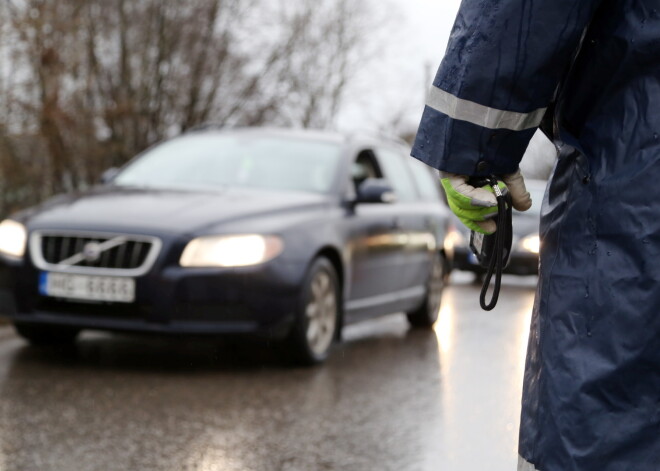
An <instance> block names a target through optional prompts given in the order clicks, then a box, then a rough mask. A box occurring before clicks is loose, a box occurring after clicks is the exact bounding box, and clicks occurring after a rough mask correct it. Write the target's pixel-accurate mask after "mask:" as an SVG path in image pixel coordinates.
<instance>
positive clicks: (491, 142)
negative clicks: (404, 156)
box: [411, 106, 536, 176]
mask: <svg viewBox="0 0 660 471" xmlns="http://www.w3.org/2000/svg"><path fill="white" fill-rule="evenodd" d="M535 132H536V128H528V129H524V130H518V131H513V130H509V129H489V128H486V127H483V126H479V125H476V124H473V123H470V122H468V121H462V120H460V119H453V118H451V117H449V116H448V115H446V114H444V113H441V112H440V111H438V110H436V109H434V108H431V107H430V106H426V107H425V109H424V114H423V116H422V121H421V124H420V127H419V131H418V132H417V137H416V138H415V143H414V145H413V148H412V152H411V155H412V156H413V157H415V158H416V159H419V160H421V161H422V162H424V163H426V164H427V165H430V166H431V167H434V168H437V169H438V170H442V171H445V172H451V173H456V174H459V175H470V176H487V175H491V174H495V175H504V174H508V173H513V172H515V171H516V170H517V169H518V164H519V163H520V160H521V159H522V157H523V155H524V154H525V150H526V149H527V146H528V144H529V141H530V140H531V139H532V136H533V135H534V133H535Z"/></svg>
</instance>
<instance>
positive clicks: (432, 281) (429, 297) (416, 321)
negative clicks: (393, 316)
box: [406, 253, 447, 329]
mask: <svg viewBox="0 0 660 471" xmlns="http://www.w3.org/2000/svg"><path fill="white" fill-rule="evenodd" d="M446 270H447V263H446V262H445V257H444V255H442V254H441V253H437V254H436V255H435V257H433V262H432V265H431V273H430V274H429V278H428V280H427V282H426V295H425V296H424V301H423V302H422V304H421V305H420V306H419V307H418V308H417V309H415V310H414V311H410V312H408V313H406V315H407V316H408V322H410V325H412V326H413V327H417V328H427V329H428V328H430V327H433V324H435V322H436V321H437V320H438V313H439V311H440V304H441V302H442V293H443V291H444V289H445V284H446V282H447V276H446Z"/></svg>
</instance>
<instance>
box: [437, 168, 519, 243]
mask: <svg viewBox="0 0 660 471" xmlns="http://www.w3.org/2000/svg"><path fill="white" fill-rule="evenodd" d="M469 178H470V177H469V176H467V175H456V174H454V173H447V172H440V179H441V180H440V181H441V183H442V186H443V188H444V189H445V193H446V194H447V201H448V202H449V207H450V208H451V210H452V211H453V212H454V214H455V215H456V216H458V218H459V219H460V220H461V222H462V223H463V224H465V225H466V226H467V227H469V228H470V229H472V230H474V231H477V232H481V233H483V234H492V233H493V232H495V231H496V230H497V224H495V221H494V220H492V219H491V218H492V217H494V216H495V215H496V214H497V199H496V198H495V194H494V193H493V189H492V188H491V187H490V185H487V186H484V187H482V188H475V187H473V186H471V185H468V183H467V181H468V179H469ZM504 186H506V187H507V188H508V189H509V193H510V194H511V201H512V203H513V207H514V208H515V209H517V210H518V211H527V210H528V209H529V208H531V206H532V198H531V196H530V194H529V192H528V191H527V188H526V187H525V180H524V179H523V176H522V173H520V169H518V171H517V172H515V173H510V174H508V175H503V176H502V177H501V181H500V187H502V188H503V187H504Z"/></svg>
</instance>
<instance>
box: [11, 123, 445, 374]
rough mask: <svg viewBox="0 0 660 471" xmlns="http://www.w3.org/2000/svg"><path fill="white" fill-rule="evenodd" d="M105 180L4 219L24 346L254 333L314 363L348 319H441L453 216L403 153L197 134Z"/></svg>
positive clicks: (423, 170)
mask: <svg viewBox="0 0 660 471" xmlns="http://www.w3.org/2000/svg"><path fill="white" fill-rule="evenodd" d="M107 180H108V181H107V182H106V183H105V184H103V185H100V186H98V187H95V188H93V189H91V190H90V191H87V192H84V193H80V194H70V195H63V196H58V197H55V198H53V199H51V200H49V201H47V202H46V203H44V204H42V205H40V206H38V207H35V208H32V209H28V210H26V211H23V212H21V213H18V214H15V215H14V216H13V217H12V218H11V219H8V220H5V221H3V222H2V223H0V312H1V313H2V314H3V315H5V316H8V317H10V318H11V320H12V322H13V323H14V325H15V327H16V330H17V332H18V333H19V334H20V335H21V336H23V337H24V338H26V339H27V340H28V341H30V342H31V343H34V344H51V343H63V342H71V341H73V340H74V339H75V337H76V335H77V334H78V333H79V332H80V330H82V329H101V330H109V331H138V332H156V333H182V334H257V335H260V336H267V337H268V338H272V339H279V340H282V341H284V342H285V343H286V344H287V345H288V347H289V348H290V350H291V351H292V352H293V353H294V354H295V355H296V358H297V359H298V360H299V361H301V362H306V363H315V362H320V361H322V360H324V359H325V358H326V357H327V354H328V351H329V349H330V347H331V345H332V343H333V340H334V339H336V338H338V337H339V334H340V331H341V327H342V326H343V325H346V324H347V323H350V322H354V321H358V320H361V319H365V318H369V317H372V316H377V315H382V314H387V313H392V312H398V311H403V312H406V313H407V314H408V318H409V319H410V322H411V324H412V325H414V326H422V327H429V326H431V325H433V323H434V322H435V320H436V318H437V315H438V310H439V306H440V299H441V294H442V289H443V285H444V278H445V274H446V267H447V260H446V256H447V254H445V252H444V241H445V236H446V233H447V227H448V217H447V210H446V209H445V208H444V206H443V205H442V204H441V199H440V194H439V188H438V185H437V178H436V177H435V175H434V174H433V173H432V172H431V171H430V169H429V168H428V167H426V166H424V165H423V164H421V163H420V162H417V161H415V160H414V159H411V158H409V157H408V149H407V148H406V147H405V146H403V145H401V144H398V143H396V142H389V141H386V140H382V139H362V138H352V137H346V136H341V135H335V134H329V133H320V132H303V131H286V130H268V129H243V130H224V131H223V130H203V131H197V132H191V133H188V134H185V135H183V136H181V137H177V138H175V139H171V140H168V141H165V142H163V143H161V144H158V145H156V146H154V147H153V148H151V149H149V150H147V151H146V152H144V153H143V154H141V155H139V156H138V157H136V158H135V159H134V160H133V161H131V162H130V163H129V164H128V165H126V166H125V167H124V168H123V169H121V170H120V171H117V172H115V174H114V175H112V176H111V177H109V178H108V179H107Z"/></svg>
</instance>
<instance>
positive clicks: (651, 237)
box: [412, 0, 660, 471]
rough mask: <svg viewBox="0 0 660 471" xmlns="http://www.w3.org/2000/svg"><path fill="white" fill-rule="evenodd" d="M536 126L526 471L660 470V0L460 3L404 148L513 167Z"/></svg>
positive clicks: (454, 166) (442, 165)
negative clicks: (541, 167)
mask: <svg viewBox="0 0 660 471" xmlns="http://www.w3.org/2000/svg"><path fill="white" fill-rule="evenodd" d="M539 125H541V126H542V128H543V129H544V130H545V131H546V132H547V133H548V134H549V135H551V137H552V139H553V140H554V142H555V144H556V146H557V149H558V162H557V164H556V167H555V171H554V175H553V177H552V179H551V181H550V184H549V186H548V190H547V191H546V195H545V200H544V202H543V209H542V216H541V231H540V234H541V240H542V250H541V266H540V277H539V284H538V290H537V296H536V302H535V307H534V313H533V316H532V326H531V332H530V341H529V348H528V356H527V366H526V371H525V382H524V392H523V409H522V420H521V430H520V447H519V449H520V455H521V457H520V466H519V469H520V470H524V471H534V470H538V471H659V470H660V137H659V136H660V0H463V2H462V5H461V8H460V11H459V14H458V17H457V20H456V24H455V26H454V29H453V31H452V34H451V39H450V43H449V47H448V49H447V55H446V57H445V59H444V60H443V62H442V65H441V67H440V70H439V72H438V74H437V76H436V78H435V81H434V83H433V87H432V88H431V91H430V93H429V95H428V102H427V106H426V108H425V111H424V115H423V118H422V122H421V125H420V128H419V132H418V135H417V138H416V142H415V144H414V148H413V151H412V155H413V156H414V157H416V158H418V159H420V160H422V161H423V162H426V163H427V164H429V165H431V166H433V167H436V168H438V169H441V170H445V171H449V172H454V173H459V174H466V175H487V174H492V173H495V174H498V173H501V174H503V173H509V172H513V171H514V170H516V168H517V167H518V163H519V161H520V159H521V158H522V155H523V153H524V151H525V148H526V146H527V143H528V142H529V140H530V138H531V136H532V134H533V133H534V132H535V130H536V129H537V127H539ZM484 469H486V468H484Z"/></svg>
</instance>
